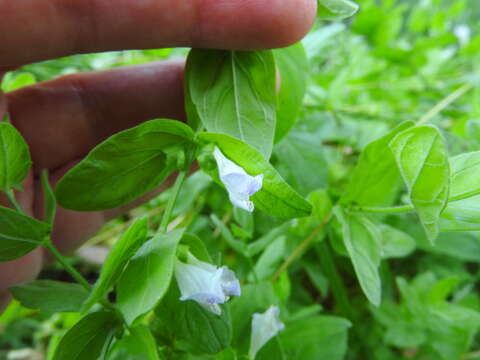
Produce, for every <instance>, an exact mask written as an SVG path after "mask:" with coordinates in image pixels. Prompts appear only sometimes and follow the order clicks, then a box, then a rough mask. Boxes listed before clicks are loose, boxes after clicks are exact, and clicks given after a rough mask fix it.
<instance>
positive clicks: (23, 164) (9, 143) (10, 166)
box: [0, 122, 32, 191]
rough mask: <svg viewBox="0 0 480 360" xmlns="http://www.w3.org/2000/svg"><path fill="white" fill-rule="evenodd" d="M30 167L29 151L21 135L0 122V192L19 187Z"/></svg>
mask: <svg viewBox="0 0 480 360" xmlns="http://www.w3.org/2000/svg"><path fill="white" fill-rule="evenodd" d="M31 165H32V161H31V159H30V151H29V149H28V145H27V143H26V142H25V140H24V139H23V137H22V135H20V133H19V132H18V130H17V129H15V128H14V127H13V125H11V124H9V123H7V122H0V190H3V191H8V190H10V189H11V188H12V187H14V186H19V185H20V183H21V182H22V181H23V180H24V179H25V178H26V177H27V174H28V171H29V170H30V166H31Z"/></svg>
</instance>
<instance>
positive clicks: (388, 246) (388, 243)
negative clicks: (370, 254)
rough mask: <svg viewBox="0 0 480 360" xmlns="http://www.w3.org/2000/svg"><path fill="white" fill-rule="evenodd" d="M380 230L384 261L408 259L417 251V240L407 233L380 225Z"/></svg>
mask: <svg viewBox="0 0 480 360" xmlns="http://www.w3.org/2000/svg"><path fill="white" fill-rule="evenodd" d="M379 228H380V231H381V233H382V250H383V251H382V257H383V258H384V259H387V258H402V257H406V256H408V255H410V254H411V253H412V252H413V251H414V250H415V245H416V244H415V240H414V239H413V238H412V237H411V236H410V235H408V234H407V233H405V232H403V231H401V230H398V229H395V228H394V227H391V226H389V225H386V224H380V225H379Z"/></svg>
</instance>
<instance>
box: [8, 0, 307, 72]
mask: <svg viewBox="0 0 480 360" xmlns="http://www.w3.org/2000/svg"><path fill="white" fill-rule="evenodd" d="M315 13H316V0H116V1H111V0H15V1H12V0H0V14H1V17H2V20H1V21H0V67H2V66H13V65H22V64H25V63H30V62H34V61H40V60H46V59H50V58H56V57H61V56H66V55H71V54H76V53H88V52H99V51H110V50H121V49H144V48H159V47H178V46H191V47H204V48H225V49H260V48H274V47H282V46H287V45H289V44H291V43H293V42H295V41H297V40H299V39H300V38H301V37H302V36H303V35H305V33H306V32H307V31H308V29H309V28H310V26H311V24H312V22H313V20H314V18H315Z"/></svg>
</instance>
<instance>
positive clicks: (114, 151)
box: [56, 120, 193, 211]
mask: <svg viewBox="0 0 480 360" xmlns="http://www.w3.org/2000/svg"><path fill="white" fill-rule="evenodd" d="M192 138H193V132H192V130H191V129H190V128H189V127H188V126H187V125H185V124H182V123H181V122H179V121H174V120H151V121H148V122H146V123H143V124H141V125H139V126H136V127H134V128H131V129H128V130H125V131H122V132H120V133H118V134H115V135H113V136H112V137H110V138H108V139H107V140H105V141H104V142H103V143H101V144H100V145H98V146H97V147H95V148H94V149H93V150H92V151H91V152H90V153H89V154H88V156H87V157H86V158H85V159H84V160H82V161H81V162H80V163H79V164H78V165H76V166H75V167H74V168H73V169H72V170H70V171H69V172H68V173H67V174H66V175H65V176H64V177H63V178H62V179H61V180H60V182H59V184H58V185H57V188H56V196H57V199H58V202H59V204H60V205H62V206H63V207H65V208H67V209H73V210H80V211H92V210H105V209H111V208H115V207H118V206H120V205H123V204H126V203H128V202H130V201H132V200H134V199H136V198H138V197H140V196H142V195H144V194H146V193H147V192H149V191H150V190H152V189H154V188H155V187H156V186H158V185H160V183H162V182H163V180H164V179H165V178H166V177H167V176H168V175H169V174H170V173H171V171H173V169H174V168H173V165H172V164H168V162H167V156H166V154H165V151H166V150H167V149H169V148H172V147H174V146H178V145H182V144H183V143H185V142H187V141H190V140H192Z"/></svg>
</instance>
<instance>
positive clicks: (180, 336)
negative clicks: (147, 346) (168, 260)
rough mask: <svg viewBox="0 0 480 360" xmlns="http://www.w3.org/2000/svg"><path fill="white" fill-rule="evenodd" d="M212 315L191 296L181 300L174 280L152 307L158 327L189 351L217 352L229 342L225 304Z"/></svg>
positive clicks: (230, 328) (161, 332)
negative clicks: (157, 303)
mask: <svg viewBox="0 0 480 360" xmlns="http://www.w3.org/2000/svg"><path fill="white" fill-rule="evenodd" d="M221 308H222V314H221V315H215V314H213V313H211V312H209V311H208V310H205V309H204V308H203V307H201V306H200V305H199V304H197V303H196V302H195V301H193V300H188V301H180V291H179V290H178V286H177V284H176V283H175V282H173V283H172V286H171V287H170V289H169V290H168V293H167V295H166V296H165V297H164V299H163V300H162V301H161V303H160V304H159V306H157V308H156V309H155V314H156V315H157V319H156V320H157V326H158V328H157V331H158V332H159V333H160V334H161V335H162V336H163V337H165V338H167V339H170V340H174V341H175V343H176V344H177V346H179V347H180V348H182V349H183V350H186V351H188V352H190V353H192V354H217V353H219V352H220V351H222V350H224V349H225V348H227V347H229V346H230V343H231V339H232V322H231V319H230V310H229V306H228V305H221Z"/></svg>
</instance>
